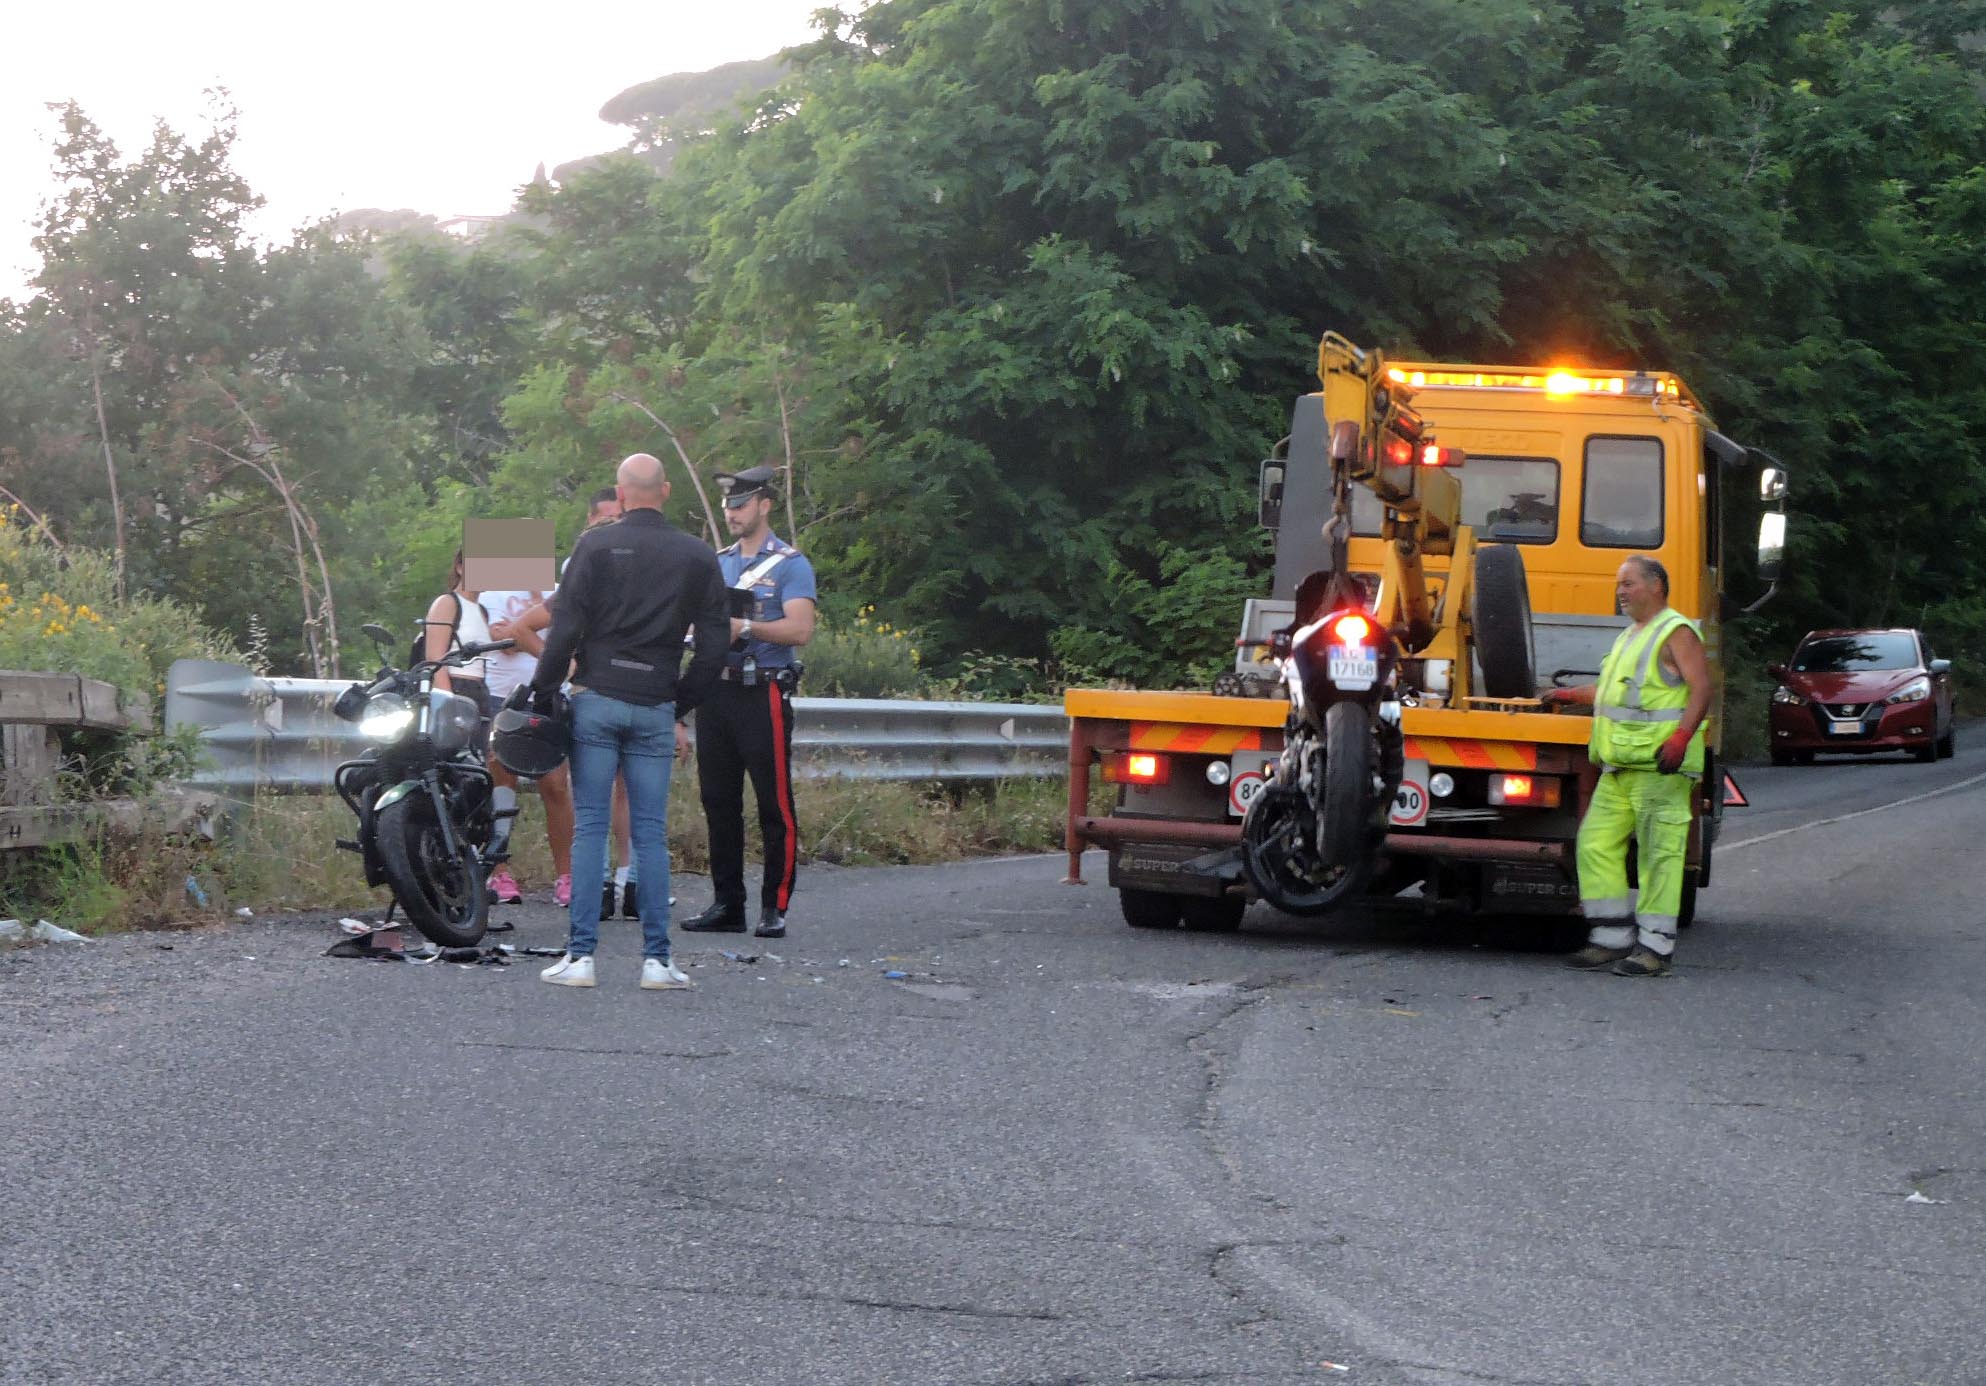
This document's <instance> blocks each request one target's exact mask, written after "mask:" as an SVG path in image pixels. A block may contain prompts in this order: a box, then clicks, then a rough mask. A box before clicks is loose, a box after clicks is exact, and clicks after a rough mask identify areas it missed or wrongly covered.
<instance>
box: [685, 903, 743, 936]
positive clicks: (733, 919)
mask: <svg viewBox="0 0 1986 1386" xmlns="http://www.w3.org/2000/svg"><path fill="white" fill-rule="evenodd" d="M676 927H677V928H679V929H686V930H688V931H689V932H690V933H693V934H742V933H743V932H745V911H744V907H743V906H736V907H733V906H729V905H721V904H713V905H711V907H710V908H709V909H707V910H705V911H704V912H703V913H702V914H697V915H692V916H690V917H689V918H688V919H685V920H684V921H683V922H682V923H681V924H679V925H677V926H676Z"/></svg>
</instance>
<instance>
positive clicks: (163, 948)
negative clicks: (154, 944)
mask: <svg viewBox="0 0 1986 1386" xmlns="http://www.w3.org/2000/svg"><path fill="white" fill-rule="evenodd" d="M158 949H159V951H160V952H161V953H170V952H171V951H172V945H171V944H170V943H161V944H159V945H158Z"/></svg>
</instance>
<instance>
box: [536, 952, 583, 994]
mask: <svg viewBox="0 0 1986 1386" xmlns="http://www.w3.org/2000/svg"><path fill="white" fill-rule="evenodd" d="M538 980H539V981H541V982H550V983H551V984H552V985H553V986H555V987H590V986H592V985H593V959H592V958H591V957H590V956H589V957H584V958H575V957H574V956H573V955H572V954H570V953H567V954H566V955H565V956H564V957H563V958H560V959H559V960H558V961H557V962H555V963H553V964H552V965H551V966H550V967H548V968H546V969H545V970H544V971H543V972H540V973H539V974H538Z"/></svg>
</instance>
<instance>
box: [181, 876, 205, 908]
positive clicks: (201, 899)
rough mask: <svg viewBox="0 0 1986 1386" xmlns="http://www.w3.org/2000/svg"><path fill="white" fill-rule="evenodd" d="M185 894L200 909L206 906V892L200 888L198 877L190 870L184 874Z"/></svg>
mask: <svg viewBox="0 0 1986 1386" xmlns="http://www.w3.org/2000/svg"><path fill="white" fill-rule="evenodd" d="M186 896H187V898H188V899H189V900H191V901H192V902H193V903H194V904H196V905H198V906H199V907H200V908H201V909H203V910H204V909H206V908H207V892H206V891H205V890H203V889H201V887H200V881H199V878H198V877H196V876H194V875H193V873H192V872H190V871H189V872H188V873H187V874H186Z"/></svg>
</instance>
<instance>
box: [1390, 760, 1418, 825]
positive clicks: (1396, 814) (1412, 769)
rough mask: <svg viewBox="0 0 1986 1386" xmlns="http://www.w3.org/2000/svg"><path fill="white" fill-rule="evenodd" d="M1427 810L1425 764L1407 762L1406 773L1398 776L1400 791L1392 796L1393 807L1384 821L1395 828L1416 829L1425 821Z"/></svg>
mask: <svg viewBox="0 0 1986 1386" xmlns="http://www.w3.org/2000/svg"><path fill="white" fill-rule="evenodd" d="M1427 808H1428V793H1427V762H1426V761H1424V760H1416V761H1409V762H1408V764H1407V769H1406V773H1405V774H1403V775H1401V776H1400V789H1399V792H1398V793H1396V794H1395V795H1394V796H1393V807H1392V810H1391V811H1390V812H1389V813H1387V815H1386V821H1387V822H1389V823H1391V824H1392V825H1393V826H1394V827H1396V828H1418V827H1419V826H1420V825H1421V824H1423V823H1425V822H1426V821H1427Z"/></svg>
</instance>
